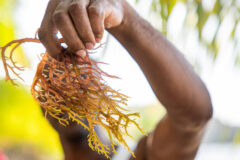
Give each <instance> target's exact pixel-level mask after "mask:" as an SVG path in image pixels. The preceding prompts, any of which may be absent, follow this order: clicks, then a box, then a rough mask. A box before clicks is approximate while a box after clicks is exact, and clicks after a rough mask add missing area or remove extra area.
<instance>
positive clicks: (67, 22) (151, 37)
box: [39, 0, 212, 160]
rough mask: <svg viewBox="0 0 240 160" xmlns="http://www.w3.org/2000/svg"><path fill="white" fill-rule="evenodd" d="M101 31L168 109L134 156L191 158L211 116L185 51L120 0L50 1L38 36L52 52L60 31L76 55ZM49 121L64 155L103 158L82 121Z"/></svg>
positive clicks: (75, 159)
mask: <svg viewBox="0 0 240 160" xmlns="http://www.w3.org/2000/svg"><path fill="white" fill-rule="evenodd" d="M104 30H107V31H108V32H109V33H110V34H112V35H113V36H114V37H115V38H116V39H117V40H118V41H119V42H120V43H121V44H122V45H123V46H124V47H125V48H126V49H127V50H128V52H129V54H130V55H131V56H132V57H133V58H134V59H135V61H136V62H137V63H138V65H139V66H140V67H141V69H142V71H143V72H144V74H145V76H146V77H147V79H148V81H149V83H150V85H151V87H152V89H153V91H154V93H155V94H156V96H157V98H158V100H159V101H160V102H161V103H162V104H163V105H164V107H165V108H166V110H167V114H166V115H165V117H164V118H163V119H162V120H161V121H160V122H159V123H158V125H157V126H156V128H155V130H154V131H153V132H152V133H151V134H150V135H149V136H148V137H144V138H142V139H141V140H140V142H139V144H138V147H137V149H136V151H135V154H136V157H137V158H136V159H137V160H193V159H194V157H195V155H196V152H197V150H198V147H199V144H200V143H201V139H202V136H203V133H204V129H205V126H206V124H207V122H208V121H209V119H210V118H211V116H212V104H211V100H210V96H209V93H208V91H207V89H206V87H205V85H204V84H203V82H202V81H201V79H200V78H199V77H198V75H196V74H195V72H194V71H193V69H192V67H191V65H190V64H189V63H188V62H187V61H186V60H185V58H184V56H183V55H182V54H181V53H180V52H179V51H178V50H177V49H176V48H175V47H174V46H173V45H172V44H171V43H170V42H169V41H168V40H167V39H166V38H165V37H164V36H163V35H162V34H161V33H160V32H159V31H157V30H156V29H154V28H153V27H152V26H151V25H150V24H149V23H148V22H146V21H145V20H144V19H143V18H141V17H140V16H139V15H138V14H137V13H136V12H135V11H134V9H133V8H132V7H131V6H130V5H129V4H128V3H127V2H126V1H125V0H92V1H90V0H73V1H72V0H62V1H61V0H50V1H49V4H48V8H47V10H46V14H45V16H44V19H43V22H42V25H41V28H40V30H39V38H40V40H41V42H42V43H43V44H44V45H45V47H46V48H47V50H48V51H49V53H50V54H51V55H52V56H53V57H56V56H57V55H58V54H61V51H62V48H61V46H60V44H59V42H58V39H57V37H56V33H57V31H60V33H61V34H62V36H63V38H64V40H65V42H66V44H67V45H68V47H69V48H70V49H71V50H72V51H73V52H75V53H76V56H77V59H80V58H79V57H84V56H85V55H86V52H85V50H86V49H92V48H93V47H94V45H95V44H96V42H100V41H101V39H102V37H103V32H104ZM50 122H51V124H52V125H53V126H54V128H55V129H56V130H57V131H58V133H59V135H60V139H61V142H62V145H63V149H64V153H65V158H66V160H81V159H83V160H85V159H87V160H99V159H101V160H102V159H105V158H104V157H103V156H100V155H98V154H97V153H96V152H94V151H91V149H90V148H89V147H88V145H87V143H86V138H87V137H86V136H87V133H86V132H85V131H84V130H83V129H82V127H81V126H78V125H76V124H71V125H70V126H69V127H67V128H65V127H62V126H59V125H58V124H57V123H56V122H55V121H54V120H53V119H50ZM131 159H133V158H131Z"/></svg>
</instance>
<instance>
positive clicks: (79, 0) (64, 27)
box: [39, 0, 107, 57]
mask: <svg viewBox="0 0 240 160" xmlns="http://www.w3.org/2000/svg"><path fill="white" fill-rule="evenodd" d="M89 3H90V0H64V1H63V0H50V2H49V4H48V7H47V11H46V14H45V16H44V19H43V21H42V24H41V28H40V30H39V39H40V40H41V42H42V43H43V44H44V46H45V47H46V49H47V51H48V52H49V53H50V55H51V56H53V57H56V56H57V55H58V54H60V53H61V52H62V50H63V47H61V44H60V40H59V39H58V38H57V36H56V34H57V31H59V32H60V33H61V34H62V36H63V39H64V42H65V43H66V44H67V46H68V47H69V48H70V49H71V51H72V52H74V53H76V52H77V51H80V50H85V49H92V48H93V47H94V45H95V43H96V42H100V41H101V39H102V37H103V34H104V19H105V16H107V15H105V13H104V12H105V9H104V7H105V6H104V1H98V0H94V1H92V2H91V3H90V4H89Z"/></svg>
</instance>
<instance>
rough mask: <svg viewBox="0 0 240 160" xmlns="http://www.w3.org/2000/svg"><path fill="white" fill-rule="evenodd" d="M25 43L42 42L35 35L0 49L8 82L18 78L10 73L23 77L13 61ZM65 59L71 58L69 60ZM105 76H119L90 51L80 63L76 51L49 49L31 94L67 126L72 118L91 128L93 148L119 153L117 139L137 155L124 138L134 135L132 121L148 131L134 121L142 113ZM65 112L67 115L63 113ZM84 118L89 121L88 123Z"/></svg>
mask: <svg viewBox="0 0 240 160" xmlns="http://www.w3.org/2000/svg"><path fill="white" fill-rule="evenodd" d="M25 42H35V43H40V41H39V39H38V38H37V37H36V36H35V38H25V39H20V40H14V41H11V42H10V43H8V44H7V45H5V46H4V47H1V48H0V51H1V58H2V61H3V65H4V70H5V72H6V77H5V78H6V81H8V80H9V81H11V83H12V84H14V85H16V83H15V81H14V80H15V79H13V78H12V76H11V75H15V76H16V77H17V78H19V79H22V78H21V77H20V76H19V73H18V72H19V71H23V70H24V68H23V67H19V66H17V64H16V62H14V59H13V55H14V51H15V50H16V49H17V48H18V47H19V46H20V45H21V44H22V43H25ZM9 47H11V50H10V52H9V53H10V54H9V55H8V56H7V54H6V53H7V52H6V51H7V49H8V48H9ZM66 59H70V63H69V62H67V61H66ZM104 77H110V78H117V77H116V76H113V75H109V74H107V73H105V72H104V71H102V70H101V69H100V68H99V67H98V62H95V61H93V60H91V59H90V58H89V54H87V56H86V57H85V58H82V61H81V62H77V61H76V58H75V57H74V54H72V53H71V52H69V51H68V50H67V49H66V50H65V51H64V52H63V54H61V55H59V56H58V57H57V58H56V59H54V58H52V57H51V56H50V55H49V54H48V53H47V52H46V53H44V54H43V55H42V59H41V61H40V63H39V64H38V67H37V71H36V74H35V77H34V79H33V83H32V86H31V93H32V96H33V98H34V99H35V100H36V101H37V102H38V103H39V105H40V106H41V107H43V108H44V110H45V111H46V114H49V115H50V116H52V117H53V118H55V119H57V120H58V122H59V123H60V124H62V125H64V126H67V125H68V124H69V122H71V121H73V122H77V123H78V124H80V125H82V126H83V127H84V128H85V129H86V130H88V131H89V134H88V144H89V147H90V148H91V149H92V150H94V151H98V153H99V154H104V155H105V156H106V157H107V158H110V157H109V154H110V151H111V150H112V151H113V152H114V153H116V150H115V143H114V139H115V140H117V141H118V142H120V143H122V144H123V145H124V146H125V147H126V148H127V149H128V151H129V152H131V153H132V155H133V156H134V153H133V152H132V151H131V150H130V148H129V147H128V145H127V143H126V141H125V137H126V136H129V137H131V135H130V134H129V133H128V127H129V125H131V124H132V125H135V126H136V127H137V128H138V129H139V131H140V132H142V133H143V134H145V133H144V132H143V130H142V129H141V128H140V127H139V125H138V124H137V122H136V121H135V119H136V118H138V117H139V113H130V112H129V111H128V110H126V109H125V108H123V107H124V106H126V105H127V103H126V102H127V98H128V97H127V96H126V95H124V94H122V93H120V92H119V91H116V90H114V89H112V88H111V87H110V86H108V85H107V83H106V81H105V80H104ZM63 114H64V115H65V116H62V115H63ZM84 121H87V124H86V123H84ZM97 125H100V126H102V127H103V128H104V129H105V130H106V132H107V134H108V137H109V140H110V142H111V147H110V146H107V145H104V144H103V143H102V142H101V141H100V139H99V138H98V136H97V134H96V132H95V130H94V128H95V127H96V126H97Z"/></svg>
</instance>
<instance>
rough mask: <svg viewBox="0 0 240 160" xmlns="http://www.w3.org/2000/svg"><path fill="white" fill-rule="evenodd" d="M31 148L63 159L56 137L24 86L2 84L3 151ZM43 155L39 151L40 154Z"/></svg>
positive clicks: (0, 141)
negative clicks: (9, 146) (15, 145)
mask: <svg viewBox="0 0 240 160" xmlns="http://www.w3.org/2000/svg"><path fill="white" fill-rule="evenodd" d="M25 143H27V144H31V145H33V146H35V147H37V148H41V149H42V152H41V153H45V154H55V155H57V156H58V157H60V156H61V147H60V143H59V140H58V135H57V133H56V132H55V131H54V130H53V129H52V127H51V126H50V125H49V124H48V122H47V121H46V120H45V118H44V116H43V115H42V113H41V110H40V107H39V106H38V105H37V104H36V102H35V101H34V100H33V98H32V96H31V94H30V93H29V92H28V91H27V90H26V89H25V87H24V86H20V87H15V86H13V85H11V84H10V83H6V82H5V81H3V80H1V81H0V148H2V147H3V148H4V146H8V145H13V144H25ZM39 152H40V151H39Z"/></svg>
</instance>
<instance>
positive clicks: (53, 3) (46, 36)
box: [38, 0, 63, 58]
mask: <svg viewBox="0 0 240 160" xmlns="http://www.w3.org/2000/svg"><path fill="white" fill-rule="evenodd" d="M59 1H60V0H50V1H49V4H48V7H47V9H46V13H45V15H44V18H43V21H42V24H41V27H40V29H39V32H38V36H39V39H40V41H41V42H42V44H43V45H44V46H45V47H46V49H47V51H48V52H49V54H50V55H51V56H52V57H54V58H56V57H57V55H58V54H60V53H61V51H62V49H63V48H62V47H61V45H60V43H59V42H58V39H57V36H56V34H57V29H56V27H55V25H54V23H53V21H52V14H53V12H54V11H55V9H56V7H57V6H58V3H59Z"/></svg>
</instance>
